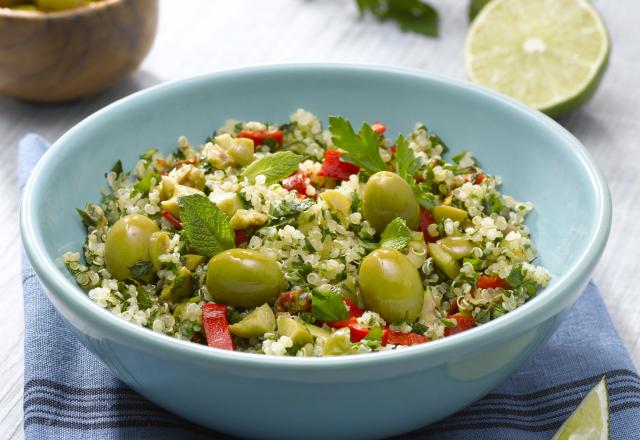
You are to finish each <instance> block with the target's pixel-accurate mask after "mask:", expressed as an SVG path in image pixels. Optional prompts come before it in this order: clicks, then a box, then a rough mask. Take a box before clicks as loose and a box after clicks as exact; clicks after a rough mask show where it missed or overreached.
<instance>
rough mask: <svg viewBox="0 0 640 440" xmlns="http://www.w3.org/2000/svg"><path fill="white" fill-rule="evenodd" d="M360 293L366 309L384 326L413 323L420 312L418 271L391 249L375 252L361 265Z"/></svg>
mask: <svg viewBox="0 0 640 440" xmlns="http://www.w3.org/2000/svg"><path fill="white" fill-rule="evenodd" d="M359 279H360V293H361V294H362V299H363V300H364V302H365V304H366V306H367V308H368V309H371V310H373V311H374V312H376V313H378V314H380V316H382V317H383V318H384V320H385V321H387V322H393V321H399V320H405V321H408V322H412V321H414V320H415V319H416V318H417V317H418V315H419V314H420V311H421V310H422V303H423V301H424V289H423V287H422V280H421V279H420V274H419V273H418V269H416V268H415V266H414V265H413V264H411V260H410V259H409V258H408V257H407V256H406V255H404V254H403V253H401V252H398V251H396V250H394V249H377V250H375V251H373V252H371V253H370V254H369V255H367V256H366V257H365V258H364V260H362V264H361V265H360V272H359Z"/></svg>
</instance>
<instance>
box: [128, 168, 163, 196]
mask: <svg viewBox="0 0 640 440" xmlns="http://www.w3.org/2000/svg"><path fill="white" fill-rule="evenodd" d="M158 182H160V175H159V174H157V173H148V174H146V175H145V176H144V177H143V178H142V179H141V180H140V181H138V182H137V183H136V184H135V185H134V186H133V190H132V191H131V197H133V196H135V195H136V194H142V195H143V196H146V195H147V194H149V191H150V190H151V188H152V187H153V185H156V184H158Z"/></svg>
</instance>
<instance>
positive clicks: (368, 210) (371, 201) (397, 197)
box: [362, 171, 420, 233]
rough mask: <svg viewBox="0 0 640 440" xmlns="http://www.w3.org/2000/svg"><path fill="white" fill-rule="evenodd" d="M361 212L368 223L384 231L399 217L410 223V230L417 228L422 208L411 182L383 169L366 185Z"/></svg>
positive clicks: (378, 230) (379, 231) (379, 230)
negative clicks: (410, 184)
mask: <svg viewBox="0 0 640 440" xmlns="http://www.w3.org/2000/svg"><path fill="white" fill-rule="evenodd" d="M362 214H363V216H364V218H365V220H367V221H368V222H369V224H370V225H371V226H372V227H373V228H374V229H375V230H376V232H378V233H381V232H382V231H384V228H385V227H386V226H387V224H388V223H389V222H390V221H391V220H393V219H394V218H396V217H401V218H403V219H404V220H405V221H406V222H407V226H408V227H409V229H413V230H415V229H417V228H418V221H419V220H420V207H419V206H418V202H417V201H416V198H415V196H414V195H413V190H412V189H411V187H410V186H409V184H408V183H407V182H406V181H405V180H404V179H403V178H402V177H400V176H398V175H397V174H395V173H392V172H390V171H380V172H378V173H375V174H374V175H373V176H371V177H370V178H369V180H368V181H367V184H366V185H365V186H364V196H363V200H362Z"/></svg>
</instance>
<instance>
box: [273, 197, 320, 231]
mask: <svg viewBox="0 0 640 440" xmlns="http://www.w3.org/2000/svg"><path fill="white" fill-rule="evenodd" d="M314 203H315V202H314V201H313V199H309V198H307V199H302V200H298V199H296V200H294V201H293V202H286V201H282V202H278V203H274V204H273V205H271V208H270V209H269V217H271V219H270V220H269V226H274V227H277V228H279V227H281V226H284V225H286V224H289V223H291V221H293V220H294V219H295V218H296V217H297V216H298V214H300V213H301V212H304V211H306V210H307V209H309V208H311V207H312V206H313V204H314Z"/></svg>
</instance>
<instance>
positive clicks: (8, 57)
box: [0, 0, 158, 102]
mask: <svg viewBox="0 0 640 440" xmlns="http://www.w3.org/2000/svg"><path fill="white" fill-rule="evenodd" d="M157 25H158V0H104V1H101V2H96V3H91V4H90V5H89V6H84V7H80V8H75V9H69V10H65V11H60V12H31V11H17V10H12V9H6V8H0V93H2V94H5V95H10V96H14V97H17V98H22V99H26V100H29V101H36V102H63V101H71V100H74V99H77V98H80V97H82V96H86V95H90V94H93V93H97V92H100V91H102V90H104V89H106V88H107V87H109V86H111V85H113V84H115V83H117V82H118V81H120V80H122V79H124V78H125V77H126V76H127V75H129V74H130V73H131V72H132V71H133V70H135V69H136V68H137V67H138V65H139V64H140V63H141V62H142V60H143V59H144V57H145V56H146V55H147V53H148V52H149V49H150V48H151V45H152V43H153V40H154V38H155V34H156V29H157Z"/></svg>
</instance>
